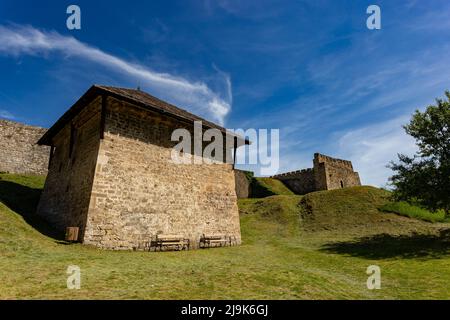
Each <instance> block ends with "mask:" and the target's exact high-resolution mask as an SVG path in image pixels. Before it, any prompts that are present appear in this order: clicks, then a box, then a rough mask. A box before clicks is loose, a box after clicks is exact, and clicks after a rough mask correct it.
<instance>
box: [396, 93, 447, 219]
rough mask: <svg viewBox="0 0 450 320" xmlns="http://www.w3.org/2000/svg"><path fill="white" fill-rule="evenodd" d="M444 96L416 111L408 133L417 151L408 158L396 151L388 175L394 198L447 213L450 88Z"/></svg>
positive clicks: (407, 128)
mask: <svg viewBox="0 0 450 320" xmlns="http://www.w3.org/2000/svg"><path fill="white" fill-rule="evenodd" d="M445 96H446V99H437V100H436V105H431V106H428V107H427V109H426V110H425V111H424V112H420V111H419V110H416V111H415V113H414V114H413V116H412V119H411V121H410V123H409V124H407V125H405V126H404V129H405V131H406V133H407V134H409V135H410V136H412V137H413V138H414V139H415V140H416V144H417V146H418V148H419V150H418V152H417V153H416V154H415V155H414V156H413V157H409V156H406V155H403V154H399V155H398V157H399V161H398V162H397V163H395V162H391V163H390V166H389V167H390V168H391V169H392V170H393V171H394V175H393V176H392V177H391V178H390V181H391V184H392V185H393V186H394V197H395V198H396V200H404V201H409V202H416V203H418V204H420V205H422V206H424V207H425V208H427V209H430V210H433V211H436V210H438V209H443V210H445V212H446V214H447V215H448V214H450V129H449V128H450V91H446V92H445Z"/></svg>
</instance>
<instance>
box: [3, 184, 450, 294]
mask: <svg viewBox="0 0 450 320" xmlns="http://www.w3.org/2000/svg"><path fill="white" fill-rule="evenodd" d="M0 177H1V180H0V200H1V203H0V270H1V271H0V298H1V299H25V298H27V299H28V298H32V299H46V298H54V299H422V298H436V299H449V298H450V288H449V285H448V284H449V283H450V268H448V266H449V265H450V251H449V242H450V240H449V235H448V230H449V229H450V225H449V224H446V223H435V224H431V223H426V222H422V221H419V220H415V219H410V218H407V217H402V216H398V215H395V214H389V213H380V212H378V210H377V209H376V208H377V207H378V206H381V205H383V204H384V202H385V201H387V200H386V199H385V198H384V195H383V192H382V191H380V190H378V189H375V188H367V187H360V188H352V189H343V190H337V191H332V192H317V193H312V194H309V195H307V196H303V197H301V196H292V195H276V196H271V197H268V198H263V199H242V200H240V201H239V207H240V210H241V229H242V238H243V244H242V245H241V246H239V247H228V248H216V249H207V250H196V251H183V252H162V253H159V252H158V253H153V252H152V253H149V252H114V251H102V250H98V249H96V248H92V247H88V246H83V245H80V244H72V245H67V244H64V243H61V242H58V241H56V240H55V239H54V238H52V237H49V236H46V235H44V234H47V233H44V234H43V233H41V232H39V231H37V230H36V228H35V227H34V223H35V222H34V221H32V223H31V224H30V223H29V222H28V221H29V220H28V219H29V216H30V215H31V214H30V213H29V212H32V211H33V210H34V208H32V206H34V205H35V204H36V202H37V197H38V196H39V189H40V188H41V187H42V183H43V179H42V178H38V177H25V176H10V175H9V176H5V175H0ZM28 192H30V193H31V194H32V195H31V194H30V195H29V198H26V201H24V200H23V199H25V198H23V197H27V194H28ZM25 202H27V203H28V202H29V204H26V203H25ZM12 208H14V210H12ZM27 208H28V209H27ZM26 210H30V211H29V212H28V211H26ZM372 223H375V224H376V223H379V226H378V225H371V224H372ZM43 230H44V229H43ZM372 264H376V265H378V266H380V268H381V273H382V274H381V276H382V280H381V285H382V289H381V290H374V291H372V290H368V289H367V288H366V280H367V275H366V268H367V267H368V266H369V265H372ZM69 265H78V266H80V268H81V281H82V283H81V290H69V289H67V288H66V279H67V278H66V277H67V274H66V270H67V267H68V266H69Z"/></svg>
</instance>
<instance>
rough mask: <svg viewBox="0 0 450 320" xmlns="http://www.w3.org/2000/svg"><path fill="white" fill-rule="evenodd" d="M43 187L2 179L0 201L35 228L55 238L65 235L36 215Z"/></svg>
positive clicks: (59, 238)
mask: <svg viewBox="0 0 450 320" xmlns="http://www.w3.org/2000/svg"><path fill="white" fill-rule="evenodd" d="M41 191H42V190H41V189H34V188H30V187H27V186H24V185H21V184H18V183H14V182H11V181H5V180H0V201H1V202H3V203H4V204H5V205H6V206H7V207H8V208H10V209H11V210H13V211H14V212H16V213H18V214H19V215H21V216H22V217H23V218H24V220H25V221H26V222H27V223H28V224H29V225H30V226H32V227H33V228H34V229H36V230H37V231H39V232H40V233H42V234H43V235H46V236H48V237H51V238H53V239H55V240H63V239H64V235H63V234H61V232H58V231H56V230H55V229H54V228H53V227H51V226H50V225H49V224H48V223H47V222H46V221H45V220H43V219H42V218H40V217H38V216H37V215H36V209H37V206H38V203H39V197H40V195H41Z"/></svg>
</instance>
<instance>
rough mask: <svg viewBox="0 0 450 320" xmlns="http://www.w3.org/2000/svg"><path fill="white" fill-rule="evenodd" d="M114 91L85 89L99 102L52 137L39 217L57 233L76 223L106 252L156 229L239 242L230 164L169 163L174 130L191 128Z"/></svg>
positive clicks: (135, 245)
mask: <svg viewBox="0 0 450 320" xmlns="http://www.w3.org/2000/svg"><path fill="white" fill-rule="evenodd" d="M115 89H116V88H109V87H93V88H91V89H90V91H91V94H89V95H92V92H101V93H103V97H104V98H103V99H105V100H102V96H101V95H100V96H97V97H96V98H95V99H94V100H93V101H91V102H90V103H89V105H88V106H86V107H83V108H82V112H80V113H79V114H77V115H76V116H73V117H71V120H70V121H69V123H67V124H65V126H64V128H63V129H60V130H58V133H57V134H54V136H53V137H51V139H50V140H51V143H52V144H53V145H54V147H55V151H54V154H53V156H52V160H51V165H50V171H49V175H48V178H47V181H46V185H45V188H44V192H43V195H42V198H41V201H40V205H39V211H38V212H39V214H40V215H41V216H43V217H45V218H47V219H48V220H49V221H51V222H52V223H53V224H54V225H55V226H57V227H59V228H60V229H61V230H63V228H65V227H69V226H78V227H80V230H81V232H80V236H81V240H82V241H83V242H84V243H85V244H92V245H95V246H98V247H102V248H107V249H138V250H139V249H147V248H148V245H149V241H150V240H151V239H152V238H154V237H155V235H156V234H182V235H184V236H185V237H186V238H188V239H190V242H191V244H192V245H193V247H196V245H197V244H198V242H199V239H200V236H201V235H202V234H203V233H221V234H226V235H229V236H233V237H234V238H235V239H236V241H235V244H239V243H240V241H241V237H240V225H239V215H238V208H237V200H236V192H235V180H234V172H233V167H232V165H231V164H227V163H215V164H201V165H199V164H174V163H172V161H171V151H172V146H173V145H174V142H172V141H170V140H171V139H170V138H171V134H172V131H173V130H174V129H176V128H180V127H184V128H186V129H188V130H191V129H192V125H190V124H189V122H181V121H179V120H178V119H174V117H173V116H172V115H171V114H170V113H168V112H166V113H164V112H163V113H161V112H154V111H153V110H152V109H146V108H142V106H139V105H138V103H132V101H131V102H130V100H129V99H122V98H121V96H120V95H118V94H115V93H116V90H115ZM117 90H119V89H117ZM135 91H136V90H129V91H127V93H128V92H131V93H133V92H134V93H136V92H135ZM122 92H123V91H119V93H122ZM88 93H89V92H88ZM88 93H87V94H86V95H85V97H86V96H87V95H88ZM109 93H112V94H109ZM136 94H137V95H139V96H141V95H142V94H143V93H141V92H139V93H136ZM150 97H151V96H150ZM81 100H83V99H80V101H81ZM84 100H87V99H86V98H85V99H84ZM102 101H103V102H102ZM79 103H80V102H79ZM102 105H103V106H105V107H104V108H103V109H102ZM73 108H74V107H73ZM73 108H72V109H73ZM102 110H103V111H102ZM175 112H177V111H176V110H175ZM66 118H67V119H69V118H70V117H69V116H66ZM54 131H56V130H54ZM71 136H72V139H71V138H70V137H71ZM74 137H75V138H74ZM46 139H49V136H47V137H46ZM44 140H45V139H44ZM71 141H72V142H71ZM47 142H48V141H47ZM71 148H72V152H70V149H71Z"/></svg>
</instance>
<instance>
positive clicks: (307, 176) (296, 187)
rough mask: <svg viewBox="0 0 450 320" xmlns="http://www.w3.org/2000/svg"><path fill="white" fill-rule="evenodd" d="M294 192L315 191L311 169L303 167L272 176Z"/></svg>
mask: <svg viewBox="0 0 450 320" xmlns="http://www.w3.org/2000/svg"><path fill="white" fill-rule="evenodd" d="M274 178H275V179H278V180H280V181H281V182H283V183H284V184H285V185H286V186H287V187H288V188H289V189H291V190H292V191H293V192H294V193H296V194H306V193H309V192H313V191H316V185H315V177H314V171H313V169H303V170H298V171H292V172H288V173H283V174H279V175H276V176H274Z"/></svg>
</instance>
